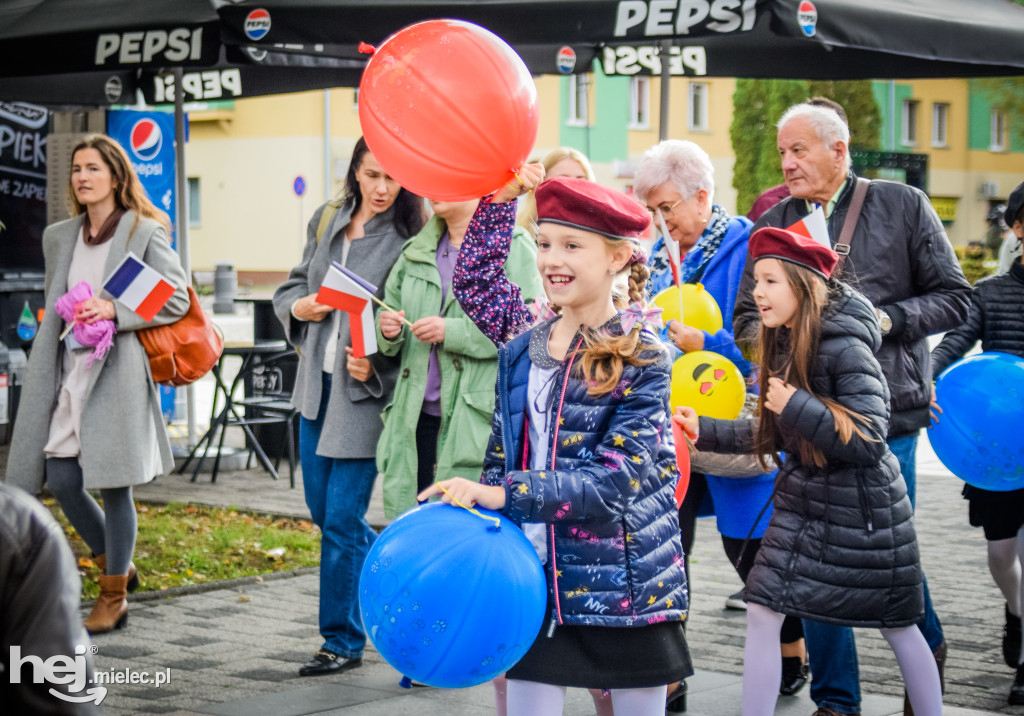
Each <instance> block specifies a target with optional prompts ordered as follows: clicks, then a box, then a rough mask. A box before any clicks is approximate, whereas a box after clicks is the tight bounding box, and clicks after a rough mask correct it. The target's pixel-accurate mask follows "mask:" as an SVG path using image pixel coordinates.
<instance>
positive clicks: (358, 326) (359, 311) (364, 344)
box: [316, 261, 377, 358]
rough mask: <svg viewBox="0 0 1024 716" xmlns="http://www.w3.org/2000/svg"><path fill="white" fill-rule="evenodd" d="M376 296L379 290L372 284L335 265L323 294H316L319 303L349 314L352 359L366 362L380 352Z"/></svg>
mask: <svg viewBox="0 0 1024 716" xmlns="http://www.w3.org/2000/svg"><path fill="white" fill-rule="evenodd" d="M375 293H377V287H376V286H374V285H373V284H372V283H370V282H369V281H364V280H363V279H362V278H360V277H359V276H357V275H356V274H354V273H352V272H351V271H349V270H348V269H347V268H345V267H344V266H342V265H341V264H339V263H337V262H334V261H332V262H331V268H330V269H329V270H328V271H327V275H326V276H325V277H324V282H323V284H322V285H321V286H320V291H319V292H318V293H317V294H316V301H317V303H322V304H324V305H325V306H330V307H331V308H336V309H337V310H339V311H344V312H345V313H347V314H348V325H349V332H350V333H351V334H352V355H353V357H355V358H364V357H366V356H368V355H370V354H371V353H376V352H377V332H376V329H375V328H374V323H373V304H372V303H371V301H374V300H376V297H375V296H374V294H375Z"/></svg>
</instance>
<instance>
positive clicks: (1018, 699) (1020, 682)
mask: <svg viewBox="0 0 1024 716" xmlns="http://www.w3.org/2000/svg"><path fill="white" fill-rule="evenodd" d="M1007 702H1008V703H1009V704H1010V705H1012V706H1020V705H1021V704H1024V666H1018V667H1017V676H1015V677H1014V679H1013V686H1011V687H1010V698H1008V699H1007Z"/></svg>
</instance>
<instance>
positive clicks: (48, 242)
mask: <svg viewBox="0 0 1024 716" xmlns="http://www.w3.org/2000/svg"><path fill="white" fill-rule="evenodd" d="M70 189H71V191H70V196H71V201H72V207H71V208H72V214H73V217H72V218H71V219H68V220H66V221H61V222H58V223H56V224H53V225H51V226H49V227H47V229H46V231H45V232H44V233H43V254H44V257H45V260H46V311H45V314H44V317H43V322H42V325H41V326H40V329H39V333H38V335H37V336H36V339H35V342H34V343H33V346H32V355H31V358H30V359H29V363H28V376H27V378H26V381H25V387H24V396H23V398H22V401H21V410H20V412H19V414H18V421H17V423H16V424H15V428H14V438H13V442H12V445H11V453H10V457H9V460H8V463H7V478H6V480H7V482H8V483H9V484H14V485H17V486H19V487H22V488H24V489H25V490H28V491H29V492H31V493H33V494H35V493H38V492H39V491H40V490H41V489H42V487H43V483H44V482H45V483H46V486H47V488H48V489H49V491H50V492H51V493H53V495H54V496H55V497H56V498H57V501H58V502H59V503H60V506H61V509H62V510H64V514H65V515H67V518H68V521H69V522H71V524H72V525H73V526H74V528H75V529H76V530H77V531H78V533H79V534H80V535H81V536H82V539H83V540H85V543H86V544H87V545H88V546H89V548H90V549H91V550H92V551H93V553H94V555H96V562H97V564H98V565H99V566H100V569H101V572H102V574H101V576H100V578H99V583H100V596H99V598H98V599H97V600H96V604H95V606H94V607H93V610H92V613H91V614H90V615H89V616H88V617H87V618H86V620H85V626H86V629H88V630H89V632H90V633H92V634H97V633H102V632H106V631H110V630H111V629H115V628H120V627H122V626H124V624H125V623H127V619H128V603H127V601H126V600H125V595H126V592H127V591H129V590H134V589H135V588H137V587H138V584H139V578H138V574H137V573H136V570H135V566H134V565H133V564H132V563H131V558H132V553H133V552H134V550H135V536H136V517H135V503H134V502H133V500H132V485H139V484H142V483H145V482H149V481H150V480H152V479H153V478H154V477H156V476H157V475H163V474H166V473H168V472H170V471H171V469H172V468H173V467H174V460H173V458H172V456H171V445H170V442H169V441H168V439H167V433H166V431H165V429H164V420H163V415H162V414H161V412H160V398H159V395H158V393H157V390H156V386H154V384H153V381H152V379H151V376H150V372H149V359H148V358H147V356H146V352H145V350H144V349H143V347H142V344H141V343H139V339H138V337H137V336H136V335H135V331H137V330H139V329H141V328H147V327H149V326H156V325H162V324H167V323H173V322H174V321H176V320H178V319H179V318H181V317H182V316H183V315H185V312H186V311H187V310H188V306H189V298H188V293H187V289H186V286H187V280H186V277H185V272H184V270H183V269H182V268H181V263H180V262H179V260H178V256H177V254H176V253H175V252H174V249H172V248H171V245H170V243H169V241H168V239H167V217H166V215H165V214H163V213H162V212H160V211H159V210H158V209H157V208H156V207H155V206H153V204H152V203H151V202H150V201H149V199H148V198H147V197H146V194H145V192H144V190H143V188H142V185H141V184H140V182H139V179H138V177H137V176H136V175H135V172H134V170H133V169H132V166H131V163H130V162H129V160H128V156H127V154H125V151H124V150H123V149H122V148H121V147H120V145H118V144H117V143H116V142H114V141H113V140H112V139H110V138H109V137H106V136H103V135H98V134H97V135H90V136H88V137H86V138H85V139H84V140H82V141H81V142H80V143H79V144H78V145H77V146H76V147H75V150H74V152H73V153H72V158H71V180H70ZM129 251H131V252H132V253H134V254H135V255H136V256H138V257H140V258H141V259H142V260H143V261H144V262H145V263H146V264H148V265H149V266H151V267H153V268H154V269H156V270H157V271H158V272H159V273H160V274H162V275H163V276H164V277H165V278H166V279H167V280H168V281H169V282H170V283H171V284H172V285H173V286H174V294H173V295H172V296H171V298H170V299H169V300H168V301H167V303H166V304H165V305H164V307H163V308H162V309H160V311H159V312H158V313H157V315H156V316H155V317H154V318H153V320H152V321H151V322H149V323H147V322H146V321H145V320H143V319H142V318H141V317H140V316H139V315H138V314H136V313H135V312H134V311H132V310H131V309H130V308H128V307H127V306H125V305H124V304H122V303H120V302H117V301H114V300H110V299H109V298H103V295H104V292H103V288H102V287H103V283H104V282H105V281H106V279H107V278H108V277H109V276H110V275H111V274H112V273H113V271H114V269H115V268H116V267H117V266H118V264H120V263H121V260H122V259H124V258H125V256H126V255H127V254H128V252H129ZM81 282H85V283H87V284H89V287H90V289H91V293H92V298H89V299H88V300H85V301H82V302H80V303H79V304H78V305H77V306H76V307H75V314H74V321H75V322H76V323H84V324H90V325H91V324H96V323H97V322H98V321H113V324H114V327H115V328H116V333H114V335H113V345H112V347H110V349H109V351H108V352H106V353H105V354H103V355H101V351H96V352H95V353H94V352H93V351H92V350H90V349H89V348H83V347H82V346H81V344H79V343H77V342H76V341H73V340H71V336H73V335H74V334H68V336H67V337H66V338H64V339H63V340H62V335H61V334H62V331H63V329H64V322H63V321H62V320H61V317H60V315H58V312H57V310H56V308H55V305H56V303H57V300H58V299H59V298H61V297H62V296H64V294H65V293H67V292H68V291H69V290H71V289H72V288H74V287H75V286H76V285H77V284H79V283H81ZM106 295H107V296H109V294H106ZM86 490H99V491H100V494H101V495H102V497H103V506H104V509H100V507H99V505H98V504H97V503H96V501H95V500H94V499H93V498H92V496H91V495H89V493H88V492H86Z"/></svg>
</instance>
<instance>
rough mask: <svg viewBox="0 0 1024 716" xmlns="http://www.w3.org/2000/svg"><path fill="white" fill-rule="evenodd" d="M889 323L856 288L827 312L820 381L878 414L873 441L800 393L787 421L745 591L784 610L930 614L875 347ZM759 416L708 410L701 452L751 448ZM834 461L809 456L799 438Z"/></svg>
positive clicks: (873, 418)
mask: <svg viewBox="0 0 1024 716" xmlns="http://www.w3.org/2000/svg"><path fill="white" fill-rule="evenodd" d="M880 343H881V331H880V330H879V327H878V321H877V320H876V318H875V312H874V309H873V308H872V306H871V304H869V303H868V301H867V299H866V298H864V296H862V295H861V294H859V293H857V292H856V291H853V290H852V289H848V288H844V289H843V294H842V296H841V297H839V298H838V299H836V300H834V301H832V302H831V303H830V304H829V306H828V307H827V308H826V309H825V313H824V315H823V316H822V321H821V342H820V345H819V348H818V355H817V358H816V360H815V362H814V364H813V365H812V366H811V370H810V380H811V388H812V390H813V391H814V392H815V394H816V395H818V396H821V397H824V398H829V399H832V400H834V401H836V402H838V403H839V404H840V405H842V406H843V407H845V408H848V409H850V410H852V411H855V412H857V413H859V414H860V415H863V416H864V417H865V418H867V420H868V423H867V425H863V424H862V425H861V427H862V429H863V431H864V432H865V433H866V434H867V435H868V437H869V439H867V440H865V439H864V438H861V437H859V436H857V435H856V434H854V435H853V437H852V438H851V440H850V441H849V442H848V443H843V442H842V440H840V438H839V434H838V432H836V429H835V421H834V419H833V417H832V413H831V412H830V411H829V410H828V408H827V407H826V406H825V404H824V403H822V402H821V401H820V400H818V399H817V398H815V397H814V396H812V395H811V394H810V393H808V392H807V391H805V390H797V391H796V393H794V395H793V396H792V397H791V398H790V399H789V402H788V403H786V407H785V408H783V410H782V413H781V415H779V418H778V425H779V436H780V445H779V449H780V450H783V451H785V461H784V464H783V466H782V468H781V469H780V470H779V474H778V476H777V477H776V482H775V490H776V492H775V497H774V507H775V510H774V512H773V514H772V517H771V521H770V522H769V523H768V529H767V531H766V532H765V534H764V538H763V539H762V541H761V548H760V549H759V550H758V552H757V557H756V558H755V560H754V566H753V568H751V570H750V575H749V576H748V577H747V584H746V591H745V594H744V598H745V599H746V600H747V601H748V602H753V603H754V604H761V605H763V606H766V607H768V608H769V609H772V610H774V611H776V612H779V613H782V614H791V615H793V616H796V617H802V618H807V619H813V620H815V621H822V622H828V623H832V624H842V625H848V626H861V627H882V628H895V627H902V626H910V625H911V624H916V623H917V622H919V621H920V620H921V619H922V618H924V597H923V592H922V589H921V579H922V576H921V565H920V560H919V556H918V546H917V538H916V535H915V532H914V519H913V518H914V514H913V508H912V507H911V505H910V500H909V499H908V498H907V486H906V483H904V481H903V477H902V476H901V474H900V469H899V463H898V462H897V461H896V458H895V456H893V454H892V453H891V452H890V451H889V448H888V446H887V444H886V441H885V437H886V434H887V432H888V418H889V389H888V386H887V383H886V381H885V378H884V377H883V376H882V370H881V368H880V367H879V365H878V361H877V360H875V357H874V355H873V353H874V351H875V350H877V349H878V346H879V344H880ZM753 431H754V421H753V420H736V421H731V422H730V421H725V420H714V419H709V418H705V417H702V418H701V419H700V429H699V435H698V439H697V448H698V449H699V450H712V451H714V452H739V451H743V450H749V449H750V448H751V445H752V438H753ZM797 437H801V438H804V439H806V440H809V441H810V442H811V443H812V444H813V445H814V446H815V447H816V448H818V449H819V450H821V451H822V452H823V453H824V455H825V458H826V459H827V461H828V464H827V465H826V466H825V467H824V468H818V467H816V466H815V465H813V464H810V465H805V464H804V463H802V462H801V460H800V454H799V452H798V450H797V442H796V438H797Z"/></svg>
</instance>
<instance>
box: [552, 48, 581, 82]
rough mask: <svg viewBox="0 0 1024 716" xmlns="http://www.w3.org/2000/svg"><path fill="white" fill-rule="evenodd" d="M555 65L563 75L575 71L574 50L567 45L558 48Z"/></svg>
mask: <svg viewBox="0 0 1024 716" xmlns="http://www.w3.org/2000/svg"><path fill="white" fill-rule="evenodd" d="M555 63H556V65H557V67H558V71H559V72H561V73H562V74H563V75H568V74H571V73H572V71H573V70H574V69H576V50H574V49H572V48H571V47H569V46H568V45H566V46H564V47H561V48H559V50H558V55H557V56H556V58H555Z"/></svg>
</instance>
